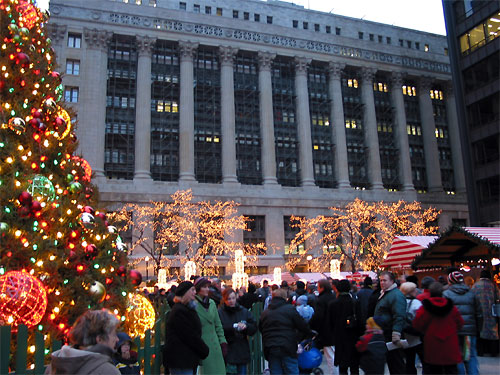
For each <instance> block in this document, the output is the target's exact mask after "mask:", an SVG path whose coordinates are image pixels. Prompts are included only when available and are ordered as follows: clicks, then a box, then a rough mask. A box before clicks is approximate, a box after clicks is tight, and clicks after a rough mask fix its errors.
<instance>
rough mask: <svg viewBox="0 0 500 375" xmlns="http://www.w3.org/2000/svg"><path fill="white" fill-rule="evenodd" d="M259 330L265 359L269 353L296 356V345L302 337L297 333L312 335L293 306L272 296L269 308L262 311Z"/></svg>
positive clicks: (280, 355)
mask: <svg viewBox="0 0 500 375" xmlns="http://www.w3.org/2000/svg"><path fill="white" fill-rule="evenodd" d="M259 330H260V332H261V333H262V343H263V346H264V356H265V358H266V359H269V355H270V354H272V355H274V356H278V357H293V358H297V345H298V343H299V340H301V339H302V338H303V337H299V335H298V333H299V334H300V335H301V336H304V337H305V336H312V332H311V330H310V329H309V326H308V325H307V323H306V321H305V320H304V319H303V318H302V317H301V316H300V315H299V313H298V312H297V310H296V309H295V307H293V306H292V305H290V304H289V303H287V302H286V300H284V299H283V298H280V297H274V298H273V299H272V300H271V303H270V304H269V308H268V309H267V310H264V311H263V312H262V315H261V316H260V320H259ZM297 331H298V332H297Z"/></svg>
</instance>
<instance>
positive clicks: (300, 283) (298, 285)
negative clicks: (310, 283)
mask: <svg viewBox="0 0 500 375" xmlns="http://www.w3.org/2000/svg"><path fill="white" fill-rule="evenodd" d="M295 286H296V287H297V289H305V288H306V284H304V282H303V281H300V280H299V281H297V282H296V283H295Z"/></svg>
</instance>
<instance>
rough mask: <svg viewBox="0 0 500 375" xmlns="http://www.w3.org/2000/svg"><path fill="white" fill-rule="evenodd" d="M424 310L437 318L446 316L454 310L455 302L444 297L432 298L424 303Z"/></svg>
mask: <svg viewBox="0 0 500 375" xmlns="http://www.w3.org/2000/svg"><path fill="white" fill-rule="evenodd" d="M422 305H423V306H424V309H425V310H427V311H428V312H429V313H430V314H432V315H436V316H440V317H443V316H446V315H448V314H449V313H450V311H451V309H453V301H452V300H451V299H449V298H444V297H431V298H428V299H424V300H423V301H422Z"/></svg>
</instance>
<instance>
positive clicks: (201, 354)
mask: <svg viewBox="0 0 500 375" xmlns="http://www.w3.org/2000/svg"><path fill="white" fill-rule="evenodd" d="M165 326H166V332H165V347H164V351H163V360H164V365H165V367H167V366H168V367H170V368H184V369H188V368H192V369H194V368H195V367H197V366H198V365H199V363H200V361H201V360H202V359H204V358H206V357H207V356H208V353H209V348H208V346H207V345H206V344H205V342H204V341H203V340H202V337H201V322H200V318H199V317H198V314H197V313H196V310H195V308H194V306H193V307H191V306H186V305H184V304H182V303H179V302H178V303H176V304H174V307H172V311H170V314H169V315H168V318H167V322H166V324H165ZM211 350H212V348H210V351H211Z"/></svg>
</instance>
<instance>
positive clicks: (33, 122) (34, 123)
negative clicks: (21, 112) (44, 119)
mask: <svg viewBox="0 0 500 375" xmlns="http://www.w3.org/2000/svg"><path fill="white" fill-rule="evenodd" d="M28 124H30V125H31V126H32V127H34V128H35V129H36V130H38V129H39V127H40V120H39V119H37V118H35V117H33V118H32V119H31V120H29V121H28Z"/></svg>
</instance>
